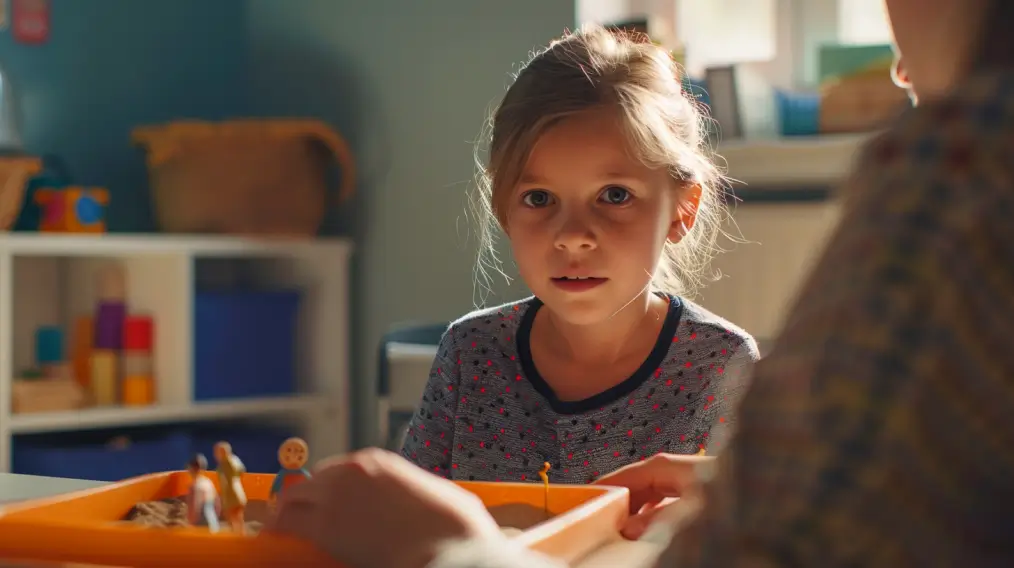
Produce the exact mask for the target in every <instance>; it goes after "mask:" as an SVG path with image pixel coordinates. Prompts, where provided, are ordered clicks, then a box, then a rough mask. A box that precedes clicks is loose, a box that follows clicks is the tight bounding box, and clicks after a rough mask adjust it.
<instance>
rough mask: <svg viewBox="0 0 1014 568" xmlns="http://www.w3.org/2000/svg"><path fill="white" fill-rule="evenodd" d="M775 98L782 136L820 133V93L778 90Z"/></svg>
mask: <svg viewBox="0 0 1014 568" xmlns="http://www.w3.org/2000/svg"><path fill="white" fill-rule="evenodd" d="M775 100H776V102H777V105H778V115H779V117H780V122H781V132H782V136H815V135H817V134H819V133H820V94H818V93H793V92H788V91H782V90H776V91H775Z"/></svg>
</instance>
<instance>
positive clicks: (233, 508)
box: [215, 442, 246, 534]
mask: <svg viewBox="0 0 1014 568" xmlns="http://www.w3.org/2000/svg"><path fill="white" fill-rule="evenodd" d="M215 460H216V461H217V462H218V468H217V470H216V471H217V473H218V489H219V494H220V496H221V500H222V512H223V513H225V520H226V521H228V522H229V524H231V525H232V530H233V531H234V532H236V533H238V534H243V532H244V531H245V528H246V521H245V519H244V512H245V511H246V492H245V491H243V480H242V478H243V474H244V473H246V466H244V465H243V462H241V461H240V460H239V458H238V457H236V455H235V454H233V453H232V446H230V445H229V443H228V442H219V443H217V444H215Z"/></svg>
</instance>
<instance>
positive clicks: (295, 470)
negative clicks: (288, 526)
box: [268, 438, 310, 506]
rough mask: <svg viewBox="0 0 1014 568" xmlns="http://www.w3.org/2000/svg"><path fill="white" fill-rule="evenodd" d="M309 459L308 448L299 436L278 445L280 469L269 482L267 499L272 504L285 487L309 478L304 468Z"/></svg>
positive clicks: (308, 473)
mask: <svg viewBox="0 0 1014 568" xmlns="http://www.w3.org/2000/svg"><path fill="white" fill-rule="evenodd" d="M309 459H310V448H309V447H308V446H307V445H306V442H305V441H303V440H302V439H301V438H289V439H288V440H285V441H284V442H282V445H281V446H278V463H279V464H281V466H282V469H281V470H279V472H278V474H277V475H275V480H274V482H273V483H272V484H271V494H270V496H269V497H268V501H269V502H270V503H271V505H272V506H274V504H275V501H276V500H277V499H278V496H279V495H280V494H281V493H282V491H284V490H285V488H287V487H291V486H293V485H295V484H297V483H300V482H302V481H306V480H307V479H310V472H309V471H307V470H306V462H307V461H309Z"/></svg>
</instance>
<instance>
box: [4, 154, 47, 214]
mask: <svg viewBox="0 0 1014 568" xmlns="http://www.w3.org/2000/svg"><path fill="white" fill-rule="evenodd" d="M41 171H42V160H40V159H38V158H33V157H30V156H0V231H7V230H9V229H10V228H11V226H13V225H14V222H15V221H16V220H17V218H18V215H19V214H20V213H21V204H22V203H23V202H24V200H25V188H26V187H27V186H28V180H29V179H30V178H31V177H32V176H34V175H35V174H37V173H39V172H41Z"/></svg>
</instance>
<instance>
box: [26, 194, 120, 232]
mask: <svg viewBox="0 0 1014 568" xmlns="http://www.w3.org/2000/svg"><path fill="white" fill-rule="evenodd" d="M35 202H36V203H37V204H38V205H39V207H41V208H42V221H41V223H40V225H39V230H40V231H42V232H46V233H104V232H106V220H105V208H106V206H107V205H109V192H108V191H106V190H105V189H103V188H99V187H79V186H73V187H66V188H63V189H40V190H38V191H36V192H35Z"/></svg>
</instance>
